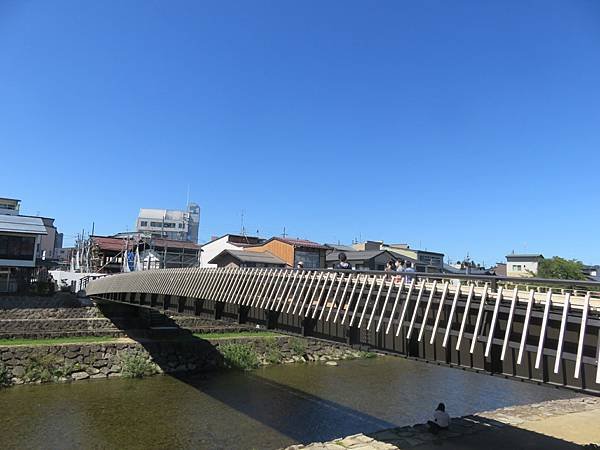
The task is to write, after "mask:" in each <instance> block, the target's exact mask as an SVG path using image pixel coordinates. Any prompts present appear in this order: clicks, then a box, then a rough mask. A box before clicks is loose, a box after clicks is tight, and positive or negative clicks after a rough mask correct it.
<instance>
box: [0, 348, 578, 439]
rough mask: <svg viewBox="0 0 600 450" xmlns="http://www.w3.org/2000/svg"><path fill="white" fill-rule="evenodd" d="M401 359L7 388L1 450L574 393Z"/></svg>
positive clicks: (391, 417) (314, 429)
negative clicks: (193, 375) (444, 404)
mask: <svg viewBox="0 0 600 450" xmlns="http://www.w3.org/2000/svg"><path fill="white" fill-rule="evenodd" d="M575 395H576V394H573V393H571V392H568V391H564V390H557V389H553V388H550V387H545V386H537V385H534V384H530V383H522V382H518V381H514V380H505V379H501V378H496V377H491V376H489V375H481V374H476V373H472V372H466V371H462V370H457V369H451V368H447V367H442V366H435V365H431V364H425V363H421V362H416V361H410V360H405V359H402V358H394V357H381V358H375V359H365V360H355V361H344V362H340V363H339V366H337V367H332V366H327V365H324V364H298V365H280V366H272V367H265V368H262V369H258V370H255V371H252V372H246V373H241V372H221V373H213V374H209V375H201V376H195V377H190V378H182V379H177V378H173V377H171V376H157V377H152V378H147V379H143V380H125V379H111V380H108V381H104V380H103V381H90V382H78V383H72V384H53V385H43V386H16V387H13V388H9V389H4V390H0V414H1V415H2V428H1V430H0V448H2V449H12V448H15V449H24V448H36V449H80V448H85V449H95V448H98V449H100V448H115V449H138V448H139V449H167V448H169V449H171V448H183V449H272V448H280V447H283V446H287V445H291V444H294V443H298V442H313V441H323V440H329V439H333V438H336V437H342V436H345V435H349V434H354V433H359V432H365V433H366V432H371V431H376V430H380V429H384V428H390V427H393V426H401V425H410V424H413V423H416V422H423V421H426V420H427V419H428V417H429V415H430V413H431V412H432V410H433V409H434V408H435V406H436V405H437V403H438V402H440V401H443V402H445V403H446V407H447V411H448V412H449V413H450V415H452V416H460V415H464V414H470V413H474V412H477V411H482V410H489V409H495V408H499V407H503V406H508V405H516V404H525V403H532V402H538V401H543V400H551V399H556V398H569V397H574V396H575Z"/></svg>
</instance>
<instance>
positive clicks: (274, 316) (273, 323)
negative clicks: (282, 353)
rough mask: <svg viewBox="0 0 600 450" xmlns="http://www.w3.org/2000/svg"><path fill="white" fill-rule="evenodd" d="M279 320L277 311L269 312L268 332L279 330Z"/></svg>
mask: <svg viewBox="0 0 600 450" xmlns="http://www.w3.org/2000/svg"><path fill="white" fill-rule="evenodd" d="M278 320H279V313H278V312H277V311H268V312H267V330H273V329H275V328H277V321H278Z"/></svg>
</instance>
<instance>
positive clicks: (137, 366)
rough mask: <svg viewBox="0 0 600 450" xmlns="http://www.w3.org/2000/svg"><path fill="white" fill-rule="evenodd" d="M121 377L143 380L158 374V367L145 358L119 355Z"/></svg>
mask: <svg viewBox="0 0 600 450" xmlns="http://www.w3.org/2000/svg"><path fill="white" fill-rule="evenodd" d="M119 360H120V362H121V375H122V376H123V377H124V378H143V377H147V376H150V375H154V374H155V373H158V367H157V366H156V364H154V363H153V362H152V361H150V360H149V359H148V358H147V357H146V356H144V355H142V354H139V353H133V352H126V353H122V354H120V355H119Z"/></svg>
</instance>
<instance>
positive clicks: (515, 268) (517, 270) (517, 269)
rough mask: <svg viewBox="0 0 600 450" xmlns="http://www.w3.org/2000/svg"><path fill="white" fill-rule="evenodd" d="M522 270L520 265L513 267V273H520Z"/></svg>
mask: <svg viewBox="0 0 600 450" xmlns="http://www.w3.org/2000/svg"><path fill="white" fill-rule="evenodd" d="M521 268H522V266H521V265H520V264H513V266H512V270H513V272H520V271H521Z"/></svg>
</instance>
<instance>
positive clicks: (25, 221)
mask: <svg viewBox="0 0 600 450" xmlns="http://www.w3.org/2000/svg"><path fill="white" fill-rule="evenodd" d="M0 232H3V233H23V234H48V233H47V232H46V227H44V222H43V221H42V219H41V218H39V217H27V216H16V215H15V216H13V215H8V214H0Z"/></svg>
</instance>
